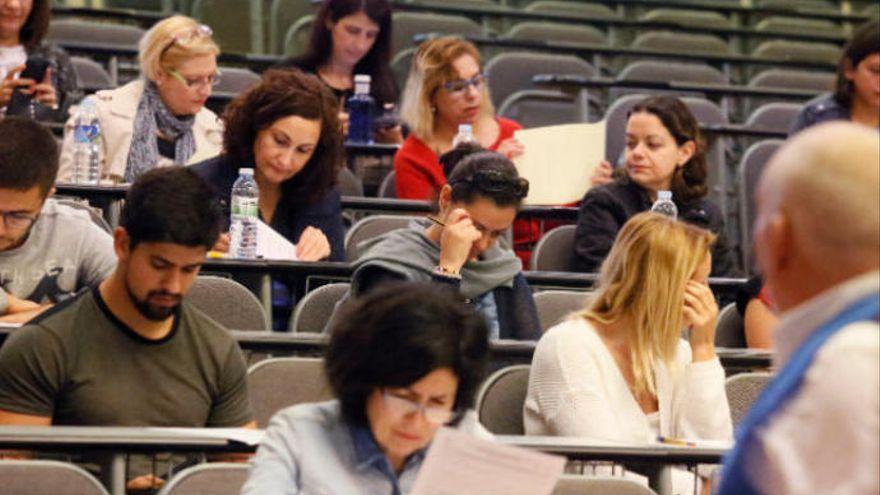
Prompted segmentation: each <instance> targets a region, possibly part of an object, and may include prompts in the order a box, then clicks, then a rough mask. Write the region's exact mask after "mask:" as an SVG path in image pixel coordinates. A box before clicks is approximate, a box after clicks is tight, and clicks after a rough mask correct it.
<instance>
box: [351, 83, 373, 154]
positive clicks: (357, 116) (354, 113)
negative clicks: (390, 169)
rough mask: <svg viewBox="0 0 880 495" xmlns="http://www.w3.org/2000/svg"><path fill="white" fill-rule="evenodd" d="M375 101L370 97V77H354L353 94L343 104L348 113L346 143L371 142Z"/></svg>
mask: <svg viewBox="0 0 880 495" xmlns="http://www.w3.org/2000/svg"><path fill="white" fill-rule="evenodd" d="M375 106H376V101H375V100H374V99H373V97H372V96H370V76H368V75H366V74H357V75H355V76H354V94H353V95H352V96H351V97H350V98H349V99H348V101H346V102H345V111H346V112H348V141H349V142H352V143H372V142H373V111H374V110H373V109H374V108H375Z"/></svg>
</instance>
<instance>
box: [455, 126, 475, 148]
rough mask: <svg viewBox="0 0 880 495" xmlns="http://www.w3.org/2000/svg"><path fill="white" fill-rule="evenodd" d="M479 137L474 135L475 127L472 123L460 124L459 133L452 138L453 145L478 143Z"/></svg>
mask: <svg viewBox="0 0 880 495" xmlns="http://www.w3.org/2000/svg"><path fill="white" fill-rule="evenodd" d="M476 142H477V138H475V137H474V127H473V126H472V125H470V124H459V125H458V134H456V135H455V137H454V138H452V147H453V148H456V147H458V145H459V144H462V143H476Z"/></svg>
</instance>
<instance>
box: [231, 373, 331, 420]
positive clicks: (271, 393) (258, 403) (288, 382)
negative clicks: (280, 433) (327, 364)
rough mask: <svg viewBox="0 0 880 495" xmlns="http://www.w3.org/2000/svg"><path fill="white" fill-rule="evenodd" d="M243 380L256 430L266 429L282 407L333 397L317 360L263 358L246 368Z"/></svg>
mask: <svg viewBox="0 0 880 495" xmlns="http://www.w3.org/2000/svg"><path fill="white" fill-rule="evenodd" d="M247 381H248V395H250V399H251V407H252V408H253V411H254V420H255V421H256V422H257V427H258V428H265V427H266V426H268V425H269V420H270V419H272V416H274V415H275V413H277V412H278V411H280V410H282V409H284V408H286V407H290V406H293V405H296V404H302V403H306V402H320V401H323V400H329V399H331V398H333V392H332V391H331V390H330V385H329V384H328V383H327V378H326V376H325V374H324V360H323V359H320V358H310V357H299V356H298V357H285V358H271V359H266V360H263V361H260V362H258V363H257V364H255V365H253V366H251V367H250V368H249V369H248V372H247Z"/></svg>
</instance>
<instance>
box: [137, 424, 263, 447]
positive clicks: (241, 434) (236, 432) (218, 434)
mask: <svg viewBox="0 0 880 495" xmlns="http://www.w3.org/2000/svg"><path fill="white" fill-rule="evenodd" d="M148 429H149V430H153V431H156V432H165V433H178V434H180V435H183V436H196V437H206V438H223V439H226V440H235V441H236V442H241V443H243V444H245V445H259V444H260V441H261V440H262V439H263V434H264V433H265V430H257V429H255V428H177V427H171V428H167V427H154V428H148Z"/></svg>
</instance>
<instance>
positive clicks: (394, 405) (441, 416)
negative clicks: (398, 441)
mask: <svg viewBox="0 0 880 495" xmlns="http://www.w3.org/2000/svg"><path fill="white" fill-rule="evenodd" d="M382 398H383V399H384V400H385V405H386V406H387V407H388V409H389V410H391V412H392V414H394V415H395V416H406V415H408V414H414V413H417V412H421V413H422V414H423V415H424V416H425V419H426V420H427V421H428V422H429V423H432V424H435V425H445V424H447V423H449V422H450V421H452V419H453V418H454V417H455V411H450V410H449V409H446V408H444V407H438V406H426V405H423V404H419V403H418V402H414V401H412V400H409V399H407V398H405V397H400V396H398V395H394V393H393V392H390V391H388V390H383V391H382Z"/></svg>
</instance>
